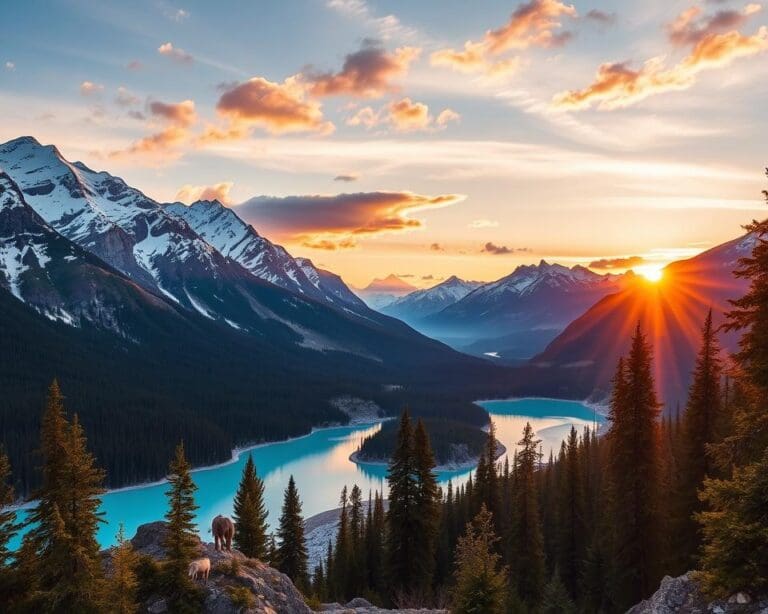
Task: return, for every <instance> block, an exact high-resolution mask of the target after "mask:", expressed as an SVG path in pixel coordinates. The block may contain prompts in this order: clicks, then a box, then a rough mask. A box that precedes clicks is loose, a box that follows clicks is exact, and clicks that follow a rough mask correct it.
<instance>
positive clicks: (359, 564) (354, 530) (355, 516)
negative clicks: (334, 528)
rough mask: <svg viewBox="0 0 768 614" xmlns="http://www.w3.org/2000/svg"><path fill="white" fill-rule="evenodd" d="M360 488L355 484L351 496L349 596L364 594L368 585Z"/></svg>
mask: <svg viewBox="0 0 768 614" xmlns="http://www.w3.org/2000/svg"><path fill="white" fill-rule="evenodd" d="M362 495H363V493H362V491H361V490H360V487H359V486H358V485H357V484H355V485H353V486H352V490H351V492H350V495H349V536H350V546H351V547H350V569H349V581H348V583H347V585H348V594H349V595H352V596H355V595H360V594H362V592H363V590H364V589H365V584H366V581H365V580H366V576H367V571H366V556H365V554H366V553H365V549H364V541H363V538H364V531H365V518H364V516H363V498H362Z"/></svg>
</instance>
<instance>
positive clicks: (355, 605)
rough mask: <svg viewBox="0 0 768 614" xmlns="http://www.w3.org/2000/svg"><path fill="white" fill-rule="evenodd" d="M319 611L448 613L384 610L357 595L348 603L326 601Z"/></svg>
mask: <svg viewBox="0 0 768 614" xmlns="http://www.w3.org/2000/svg"><path fill="white" fill-rule="evenodd" d="M318 612H324V613H325V612H327V613H329V614H447V613H448V610H423V609H422V610H419V609H415V610H414V609H405V610H383V609H381V608H377V607H376V606H375V605H373V604H371V603H370V602H368V601H366V600H365V599H363V598H362V597H356V598H355V599H353V600H352V601H350V602H349V603H347V604H346V605H342V604H340V603H324V604H323V605H321V606H320V609H319V610H318Z"/></svg>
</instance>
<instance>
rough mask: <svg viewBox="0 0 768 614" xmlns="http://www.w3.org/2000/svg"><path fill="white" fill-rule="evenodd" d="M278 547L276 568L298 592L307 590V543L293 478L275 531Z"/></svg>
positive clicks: (299, 502)
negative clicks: (278, 539)
mask: <svg viewBox="0 0 768 614" xmlns="http://www.w3.org/2000/svg"><path fill="white" fill-rule="evenodd" d="M277 536H278V537H279V538H280V545H279V546H278V548H277V563H278V565H277V568H278V569H279V570H280V571H282V572H283V573H284V574H286V575H287V576H288V577H289V578H290V579H291V580H292V581H293V583H294V584H295V585H296V586H297V587H298V588H299V589H300V590H304V591H305V590H307V588H308V586H309V579H308V577H307V543H306V540H305V539H304V518H303V517H302V516H301V500H300V499H299V492H298V490H296V482H295V481H294V479H293V476H291V477H290V479H289V480H288V488H286V489H285V495H284V497H283V509H282V513H281V514H280V526H279V528H278V530H277Z"/></svg>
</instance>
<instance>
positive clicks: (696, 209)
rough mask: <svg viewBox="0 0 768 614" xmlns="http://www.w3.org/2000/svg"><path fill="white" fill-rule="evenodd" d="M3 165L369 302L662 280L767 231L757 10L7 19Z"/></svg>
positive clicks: (407, 6)
mask: <svg viewBox="0 0 768 614" xmlns="http://www.w3.org/2000/svg"><path fill="white" fill-rule="evenodd" d="M0 21H1V22H2V23H3V24H4V26H3V28H2V31H0V117H2V121H0V140H1V141H6V140H8V139H11V138H15V137H17V136H21V135H32V136H35V137H36V138H37V139H38V140H40V141H41V142H43V143H45V144H48V143H52V144H55V145H57V146H58V147H59V149H60V150H61V151H62V153H63V154H64V156H66V157H67V158H69V159H70V160H82V161H84V162H85V163H86V164H87V165H88V166H90V167H92V168H95V169H103V170H108V171H109V172H111V173H113V174H116V175H119V176H121V177H123V178H124V179H125V180H126V181H127V182H128V183H129V184H131V185H133V186H135V187H138V188H140V189H141V190H143V191H144V192H145V193H146V194H148V195H149V196H151V197H153V198H155V199H157V200H160V201H172V200H182V201H184V202H192V201H193V200H195V199H197V198H200V197H218V198H220V199H222V200H223V202H225V203H226V204H229V205H231V206H233V207H235V210H236V211H238V213H240V215H241V216H242V217H243V218H244V219H246V220H247V221H249V222H251V223H252V224H253V225H254V227H255V228H256V229H257V230H258V231H259V232H261V233H262V234H264V235H266V236H267V237H269V238H270V239H272V240H274V241H276V242H279V243H282V244H284V245H285V246H286V247H287V248H288V249H289V250H290V251H291V252H292V253H293V254H294V255H301V256H308V257H310V258H312V260H313V261H314V262H315V263H316V264H319V265H322V266H325V267H326V268H330V269H331V270H333V271H335V272H337V273H339V274H341V275H342V276H343V277H344V278H345V279H346V280H347V281H348V282H350V283H352V284H354V285H357V286H361V285H365V284H366V283H368V282H369V281H370V280H371V278H372V277H374V276H378V277H383V276H385V275H387V274H389V273H396V274H399V275H401V276H405V277H406V279H408V281H410V282H411V283H414V284H415V285H420V286H424V285H431V284H433V283H435V281H436V280H439V279H441V278H444V277H446V276H449V275H452V274H457V275H459V276H461V277H464V278H467V279H477V280H491V279H496V278H498V277H501V276H503V275H505V274H507V273H509V272H510V271H511V270H512V269H513V268H514V267H515V266H516V265H518V264H521V263H529V262H538V260H540V259H542V258H544V259H547V260H549V261H558V262H562V263H564V264H569V265H570V264H575V263H582V264H590V263H593V264H594V265H595V270H601V271H605V270H609V269H608V268H606V267H611V266H614V267H616V268H615V269H613V270H617V271H621V270H623V269H624V268H626V267H627V266H628V265H629V266H632V265H634V266H640V267H643V266H646V267H657V266H659V265H661V264H663V263H666V262H668V261H670V260H674V259H679V258H681V257H686V256H689V255H692V254H695V253H697V252H699V251H702V250H703V249H706V248H708V247H710V246H713V245H715V244H717V243H720V242H722V241H725V240H728V239H730V238H733V237H735V236H737V235H738V234H739V232H740V227H739V226H740V224H743V223H745V222H747V221H749V220H750V219H751V218H753V217H759V216H762V215H763V211H762V209H763V205H762V199H761V196H760V190H761V188H762V187H763V186H764V175H763V167H765V166H766V165H768V148H767V147H766V138H765V137H766V135H768V25H767V24H768V6H766V7H762V6H761V5H760V4H759V3H751V2H738V1H736V0H730V1H729V0H708V1H704V0H702V1H701V2H691V1H687V2H680V1H675V0H664V1H662V0H645V1H644V2H631V1H629V0H612V1H610V2H607V1H604V2H590V1H576V2H574V3H572V4H571V3H568V2H565V3H561V2H559V1H558V0H531V1H530V2H528V3H518V2H515V1H512V2H510V1H506V2H500V1H491V0H476V1H475V2H466V0H440V1H434V2H426V1H424V2H413V1H399V0H398V1H393V0H390V1H387V2H384V1H382V0H378V1H376V0H306V1H303V2H299V1H298V0H295V1H294V0H285V1H282V2H267V1H266V0H259V1H257V0H252V1H250V2H225V1H220V2H216V3H211V2H202V1H201V2H191V1H185V2H182V3H180V4H176V3H171V2H165V1H160V0H144V1H142V0H137V1H134V2H130V3H128V2H100V3H95V2H91V1H86V0H59V1H43V0H27V1H25V2H2V3H0Z"/></svg>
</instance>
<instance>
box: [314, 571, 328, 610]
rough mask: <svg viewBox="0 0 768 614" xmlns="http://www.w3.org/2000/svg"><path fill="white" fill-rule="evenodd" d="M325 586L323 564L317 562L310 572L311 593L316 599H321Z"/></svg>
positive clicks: (323, 596) (324, 593) (323, 595)
mask: <svg viewBox="0 0 768 614" xmlns="http://www.w3.org/2000/svg"><path fill="white" fill-rule="evenodd" d="M325 588H326V582H325V574H324V573H323V566H322V565H321V564H319V563H318V564H317V565H315V571H314V573H313V574H312V594H313V595H314V596H315V598H316V599H318V600H320V601H322V600H323V599H325V596H326V592H325Z"/></svg>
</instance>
